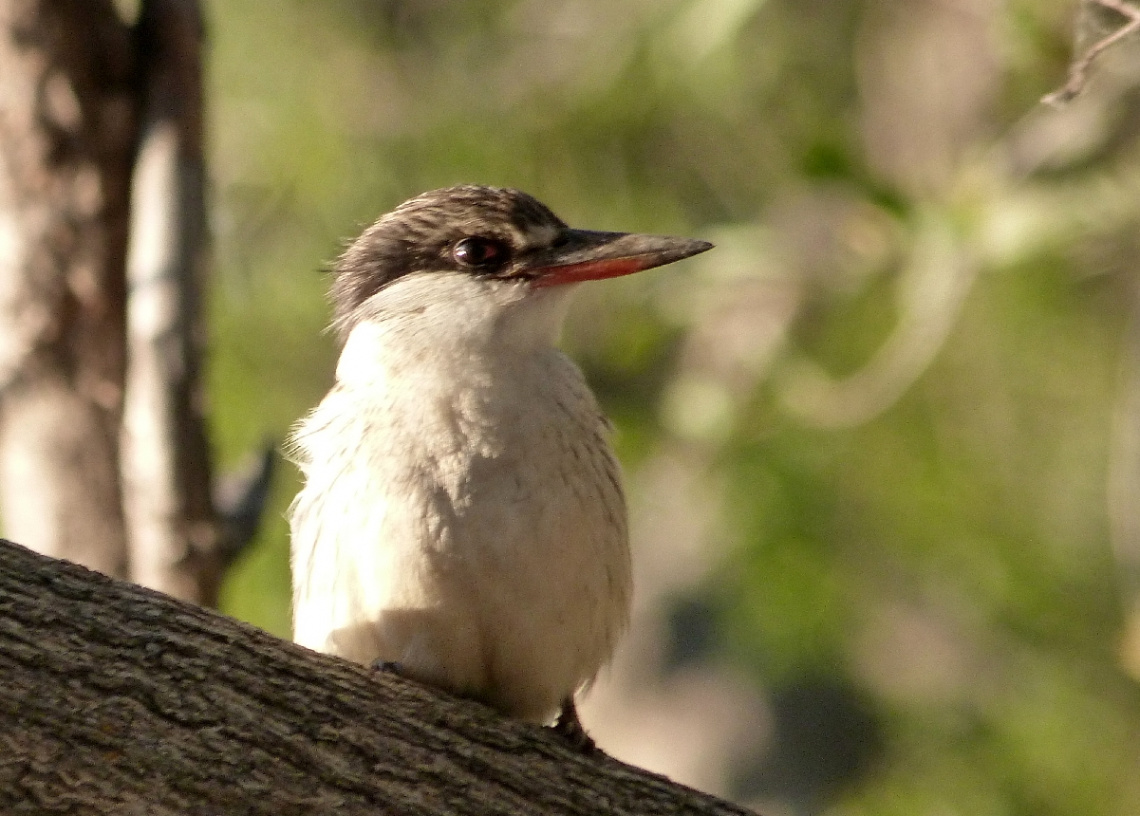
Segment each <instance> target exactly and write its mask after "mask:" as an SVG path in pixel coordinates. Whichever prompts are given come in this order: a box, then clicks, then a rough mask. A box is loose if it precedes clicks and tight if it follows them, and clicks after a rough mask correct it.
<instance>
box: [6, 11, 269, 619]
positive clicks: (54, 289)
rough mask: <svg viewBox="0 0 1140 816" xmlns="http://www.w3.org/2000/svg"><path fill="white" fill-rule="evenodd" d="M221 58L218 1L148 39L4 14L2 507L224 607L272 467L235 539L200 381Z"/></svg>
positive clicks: (144, 26)
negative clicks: (217, 488)
mask: <svg viewBox="0 0 1140 816" xmlns="http://www.w3.org/2000/svg"><path fill="white" fill-rule="evenodd" d="M202 40H203V36H202V21H201V10H200V7H199V3H198V0H144V1H143V3H142V4H141V8H140V15H139V20H138V22H137V24H136V25H134V26H133V27H132V26H130V25H128V24H127V23H126V22H125V21H123V20H122V19H121V18H120V16H119V15H118V13H117V11H116V8H115V5H114V3H113V2H112V0H5V2H3V3H0V320H2V321H3V322H2V323H0V326H2V327H3V330H2V331H0V499H2V506H3V518H4V526H5V532H6V534H7V535H8V536H10V537H12V538H15V539H18V540H20V541H22V542H25V543H27V544H29V545H31V546H33V547H35V548H36V549H38V550H40V551H41V552H44V553H47V554H50V555H55V556H58V557H63V558H67V559H70V560H73V561H77V562H79V563H82V564H85V565H87V566H89V567H91V568H93V569H97V570H99V571H100V572H104V573H107V574H109V575H114V576H117V577H128V578H130V579H131V580H134V581H137V582H139V583H142V584H145V585H147V586H150V587H153V588H155V589H159V590H162V591H163V592H167V593H169V594H172V595H175V596H176V597H179V598H182V599H185V600H191V601H195V602H197V603H201V604H207V605H213V604H214V603H215V602H216V601H217V596H218V588H219V584H220V582H221V578H222V575H223V572H224V570H225V567H226V566H227V565H228V563H229V562H230V561H231V560H232V559H233V557H235V556H236V554H237V552H238V551H239V550H240V548H241V546H243V545H244V544H245V543H247V542H248V540H249V539H251V538H252V537H253V533H254V531H255V530H256V519H257V518H258V517H259V514H260V504H258V503H256V502H253V505H256V506H253V505H251V502H250V497H251V496H253V498H254V499H256V498H258V497H259V496H260V497H263V495H264V491H265V487H266V481H267V479H268V473H269V471H268V469H267V468H268V464H269V462H270V461H271V460H269V459H267V458H266V459H263V463H264V464H263V466H262V469H261V470H260V471H258V472H256V473H252V474H251V475H250V479H249V480H248V481H247V482H246V485H245V486H246V487H247V488H248V489H246V490H242V489H241V487H240V486H239V488H238V489H236V490H233V489H231V491H230V492H231V493H233V494H234V504H235V507H234V510H235V512H236V513H238V514H240V515H241V518H239V519H237V522H238V523H236V524H226V523H225V522H226V519H224V518H220V517H219V514H218V513H217V512H216V510H215V507H214V503H213V501H212V499H211V493H210V489H211V472H210V471H211V468H210V451H209V445H208V441H207V435H206V423H205V416H204V400H203V395H202V384H201V376H200V369H201V361H202V357H203V347H204V331H203V326H202V316H201V308H200V304H201V292H202V291H203V290H204V281H203V277H204V271H205V264H204V255H205V252H204V247H205V235H206V217H205V204H204V200H205V195H204V178H205V172H204V160H203V150H202V135H203V126H202V118H203V117H202V110H203V93H202ZM128 235H129V237H128ZM128 241H129V250H128ZM259 491H260V493H259ZM251 508H252V509H251ZM250 519H253V520H254V523H252V524H251V523H250Z"/></svg>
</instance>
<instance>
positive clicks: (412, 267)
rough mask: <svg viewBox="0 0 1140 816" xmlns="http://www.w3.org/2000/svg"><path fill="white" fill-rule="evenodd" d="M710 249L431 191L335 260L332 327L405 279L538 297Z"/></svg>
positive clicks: (484, 197)
mask: <svg viewBox="0 0 1140 816" xmlns="http://www.w3.org/2000/svg"><path fill="white" fill-rule="evenodd" d="M711 247H712V244H710V243H708V242H706V241H698V240H693V239H689V238H672V237H666V236H657V235H639V234H635V233H623V232H595V231H590V230H579V229H572V228H570V227H568V226H567V225H566V224H565V223H564V222H563V221H562V220H561V219H560V218H558V216H556V215H555V214H554V213H553V212H551V211H550V209H549V208H548V207H546V205H544V204H542V203H541V202H539V201H538V200H537V199H535V198H533V197H532V196H529V195H527V194H526V193H523V192H520V191H518V190H511V189H505V188H500V187H480V186H473V185H468V186H461V187H448V188H445V189H442V190H433V191H432V192H428V193H424V194H423V195H420V196H417V197H416V198H413V199H411V200H409V201H405V202H404V203H403V204H401V205H400V206H399V207H397V208H396V209H395V210H393V211H392V212H390V213H388V214H386V215H384V216H381V218H380V219H379V220H378V221H376V223H374V224H373V225H372V226H371V227H369V228H368V229H367V230H365V231H364V233H363V234H362V235H361V236H360V237H359V238H358V239H356V241H354V242H353V243H352V244H351V245H350V246H349V247H348V249H347V250H346V251H345V252H344V254H343V255H341V257H340V258H339V259H338V260H337V262H336V264H335V266H334V268H333V275H334V278H333V284H332V300H333V304H334V308H335V322H334V325H335V326H336V328H337V329H338V331H339V332H340V333H341V334H342V335H346V334H347V333H348V332H349V331H350V330H351V329H352V328H353V326H354V325H355V324H356V323H357V322H358V321H359V320H360V319H361V318H362V316H363V315H362V307H364V306H365V305H366V304H367V303H368V301H369V300H370V298H372V297H373V296H374V295H376V294H377V293H378V292H381V291H382V290H384V289H385V288H386V287H389V286H390V285H392V284H393V283H395V282H396V281H399V280H401V279H403V278H406V277H408V276H412V275H415V276H420V277H422V276H431V275H434V274H438V273H459V274H462V275H470V276H471V277H472V278H475V279H479V280H481V281H486V282H487V283H488V284H489V285H491V286H495V285H497V284H502V285H503V286H509V287H512V288H515V289H517V288H520V287H525V288H527V289H541V288H546V287H553V286H564V285H566V284H570V283H578V282H581V281H587V280H597V279H600V278H612V277H617V276H619V275H628V274H630V273H633V272H639V271H641V270H643V269H650V268H652V267H655V266H661V265H663V264H667V263H672V262H673V261H677V260H680V259H682V258H687V257H689V256H690V255H696V254H697V253H699V252H704V251H705V250H707V249H710V248H711Z"/></svg>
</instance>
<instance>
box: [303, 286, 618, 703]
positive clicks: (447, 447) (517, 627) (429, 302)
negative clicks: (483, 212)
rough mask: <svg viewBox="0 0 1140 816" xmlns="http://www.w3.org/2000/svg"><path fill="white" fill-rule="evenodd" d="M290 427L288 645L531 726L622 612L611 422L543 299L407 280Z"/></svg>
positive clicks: (589, 673)
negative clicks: (298, 477) (560, 347)
mask: <svg viewBox="0 0 1140 816" xmlns="http://www.w3.org/2000/svg"><path fill="white" fill-rule="evenodd" d="M373 300H374V301H378V302H373V303H370V304H369V305H368V309H369V311H370V313H371V314H373V315H374V317H372V318H370V319H367V320H365V321H364V322H361V323H360V324H358V325H357V326H356V328H354V329H353V331H352V333H351V335H350V337H349V339H348V342H347V344H346V346H345V350H344V352H343V354H342V356H341V361H340V364H339V366H338V369H337V380H338V382H337V385H336V387H334V389H333V390H332V391H331V392H330V393H329V394H328V396H327V397H326V398H325V399H324V401H322V403H321V404H320V406H318V408H317V409H316V410H315V411H314V412H313V413H312V414H311V415H310V416H309V417H308V418H307V419H305V420H304V421H303V422H302V423H301V424H300V425H299V427H298V429H297V431H296V434H295V437H294V442H295V445H296V448H297V451H298V459H299V461H300V464H301V467H302V469H303V471H304V474H305V480H306V482H305V486H304V488H303V490H302V491H301V493H300V494H299V495H298V496H297V498H296V500H295V501H294V504H293V507H292V509H291V523H292V528H293V576H294V577H293V581H294V635H295V639H296V640H297V642H298V643H301V644H302V645H305V646H308V647H310V648H313V649H317V650H319V651H325V652H330V653H333V654H338V655H341V656H343V657H346V658H348V659H351V660H356V661H359V662H362V663H370V662H372V661H374V660H378V659H379V660H389V661H395V662H397V663H399V664H401V666H402V668H403V670H404V671H405V672H406V673H407V674H409V675H411V676H413V677H416V678H418V679H420V680H422V681H424V682H428V683H432V684H435V685H438V686H441V687H444V688H446V689H449V690H451V691H454V692H456V693H460V694H464V695H468V696H474V697H478V698H480V699H483V700H484V701H486V702H488V703H489V704H491V705H493V706H495V707H496V708H499V709H500V710H502V711H504V712H505V713H508V714H511V715H513V716H518V717H523V718H528V719H535V720H545V719H547V718H549V716H551V715H552V713H553V712H554V711H555V710H556V709H557V707H558V705H559V704H560V703H561V701H562V700H563V699H564V698H566V697H567V696H569V695H572V694H573V693H574V692H575V691H576V690H577V689H578V688H580V687H581V686H582V685H583V684H585V683H588V682H589V681H590V680H591V679H592V678H593V677H594V675H595V674H596V673H597V671H598V669H599V668H600V667H601V666H602V665H603V664H604V663H605V662H606V661H607V660H608V659H609V657H610V655H611V653H612V651H613V647H614V644H615V641H616V639H617V637H618V636H619V634H620V632H621V630H622V629H623V628H624V626H625V622H626V618H627V614H628V607H629V599H630V567H629V552H628V533H627V527H626V510H625V504H624V499H623V496H622V492H621V487H620V482H619V472H618V466H617V463H616V461H615V459H614V457H613V454H612V452H611V450H610V447H609V444H608V441H607V432H608V429H607V423H606V421H605V419H604V418H603V417H602V416H601V412H600V410H599V409H598V406H597V403H596V401H595V400H594V398H593V395H592V394H591V393H590V391H589V389H588V387H587V386H586V383H585V381H584V379H583V377H582V375H581V373H580V371H579V370H578V369H577V367H576V366H575V365H574V364H573V363H572V362H571V361H570V360H569V359H567V358H566V357H565V356H564V355H563V354H562V353H561V352H559V351H557V349H555V348H554V346H553V342H554V338H555V336H556V334H557V331H558V328H559V326H560V323H561V319H562V314H563V313H564V310H565V300H566V293H565V292H564V291H560V290H559V289H558V288H550V289H544V290H537V291H534V290H530V289H529V288H528V287H527V286H526V284H516V285H506V284H503V283H501V282H486V281H479V280H475V279H473V278H471V277H469V276H466V275H446V274H444V275H432V276H411V277H410V278H408V279H402V280H401V281H397V282H396V283H395V284H393V285H391V286H389V287H387V288H386V289H385V290H383V291H382V292H381V293H380V294H378V295H376V296H374V298H373Z"/></svg>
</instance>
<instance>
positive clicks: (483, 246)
mask: <svg viewBox="0 0 1140 816" xmlns="http://www.w3.org/2000/svg"><path fill="white" fill-rule="evenodd" d="M451 257H453V258H455V260H456V261H458V262H459V263H460V264H462V265H463V266H470V267H475V268H482V267H488V266H497V265H498V264H500V263H502V262H503V261H505V260H506V258H507V250H506V247H504V246H503V245H502V244H501V243H499V242H498V241H496V240H493V239H491V238H464V239H463V240H462V241H460V242H459V243H457V244H456V245H455V246H454V247H452V249H451Z"/></svg>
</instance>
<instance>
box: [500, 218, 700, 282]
mask: <svg viewBox="0 0 1140 816" xmlns="http://www.w3.org/2000/svg"><path fill="white" fill-rule="evenodd" d="M712 246H713V245H712V244H710V243H709V242H708V241H698V240H695V239H692V238H672V237H669V236H665V235H638V234H636V233H629V232H593V231H591V230H576V229H564V230H563V231H562V235H561V236H559V240H558V241H557V242H556V243H555V244H554V246H552V247H550V249H546V250H543V251H541V252H538V253H536V254H535V255H533V256H531V257H530V258H528V259H527V262H526V265H525V269H524V270H522V271H523V272H524V273H525V274H526V275H527V276H528V277H530V278H531V280H532V281H533V285H534V286H560V285H562V284H567V283H579V282H580V281H588V280H599V279H601V278H616V277H618V276H620V275H631V274H633V273H634V272H640V271H641V270H643V269H652V268H653V267H655V266H663V265H665V264H668V263H673V261H679V260H681V259H682V258H688V257H689V256H691V255H696V254H698V253H700V252H705V251H706V250H709V249H712Z"/></svg>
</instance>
